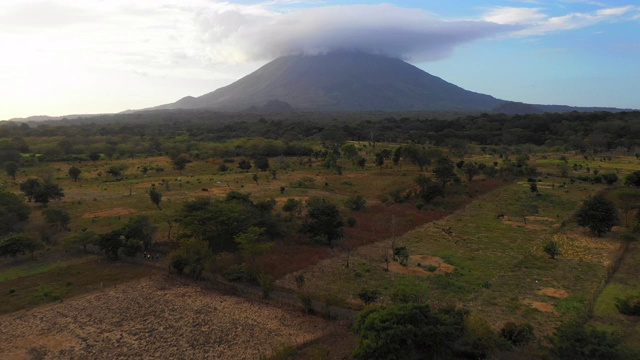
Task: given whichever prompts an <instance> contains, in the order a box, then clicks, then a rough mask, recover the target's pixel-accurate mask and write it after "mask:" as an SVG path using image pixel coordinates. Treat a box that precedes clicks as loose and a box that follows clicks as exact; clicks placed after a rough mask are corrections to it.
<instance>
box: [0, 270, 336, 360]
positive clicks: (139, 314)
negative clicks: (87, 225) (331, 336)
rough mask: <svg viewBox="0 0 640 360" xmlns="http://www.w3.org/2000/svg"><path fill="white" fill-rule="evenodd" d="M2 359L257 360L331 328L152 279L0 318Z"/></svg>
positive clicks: (313, 320) (304, 317)
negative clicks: (282, 346)
mask: <svg viewBox="0 0 640 360" xmlns="http://www.w3.org/2000/svg"><path fill="white" fill-rule="evenodd" d="M0 322H1V323H2V325H3V326H2V327H0V358H2V359H33V358H39V359H40V358H41V359H258V358H260V355H263V354H270V353H271V352H272V349H274V348H276V347H278V346H281V345H283V344H287V345H293V346H299V345H302V344H305V343H308V342H311V341H314V340H316V339H320V338H322V337H323V336H325V335H327V334H328V333H330V332H331V331H332V326H333V325H332V324H331V323H329V322H327V321H325V320H323V319H320V318H318V317H312V316H307V315H303V314H302V313H301V312H292V311H286V310H282V309H279V308H275V307H271V306H269V305H266V304H263V303H258V302H254V301H249V300H245V299H242V298H237V297H233V296H228V295H224V294H222V293H218V292H213V291H208V290H205V289H203V288H201V287H199V286H197V285H194V284H193V283H190V282H183V281H181V280H175V278H171V277H165V278H163V277H159V276H154V277H152V278H146V279H143V280H140V281H134V282H130V283H127V284H124V285H118V286H117V287H115V288H109V289H105V290H103V291H99V292H96V293H92V294H88V295H86V296H81V297H76V298H70V299H65V300H64V302H62V303H54V304H48V305H44V306H41V307H38V308H35V309H32V310H28V311H19V312H16V313H11V314H7V315H3V316H1V317H0Z"/></svg>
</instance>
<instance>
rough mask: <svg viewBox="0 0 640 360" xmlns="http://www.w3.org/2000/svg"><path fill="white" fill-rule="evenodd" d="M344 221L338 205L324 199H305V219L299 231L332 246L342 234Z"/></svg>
mask: <svg viewBox="0 0 640 360" xmlns="http://www.w3.org/2000/svg"><path fill="white" fill-rule="evenodd" d="M343 226H344V222H343V220H342V215H341V214H340V210H338V207H337V206H336V205H334V204H332V203H330V202H328V201H327V200H325V199H321V198H311V199H309V200H307V219H305V221H304V223H303V224H302V227H301V231H302V232H304V233H307V234H310V235H311V236H313V237H314V238H316V239H320V240H321V241H323V242H326V243H327V245H329V246H332V245H333V243H334V242H335V241H336V240H339V239H340V238H342V236H343V229H342V228H343Z"/></svg>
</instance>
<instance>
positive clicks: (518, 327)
mask: <svg viewBox="0 0 640 360" xmlns="http://www.w3.org/2000/svg"><path fill="white" fill-rule="evenodd" d="M500 334H501V335H502V337H503V338H504V339H505V340H507V341H508V342H509V343H511V345H513V346H523V345H526V344H528V343H529V342H530V341H531V340H533V338H534V337H535V335H534V333H533V326H531V324H529V323H521V324H516V323H514V322H508V323H506V324H504V326H503V327H502V329H501V330H500Z"/></svg>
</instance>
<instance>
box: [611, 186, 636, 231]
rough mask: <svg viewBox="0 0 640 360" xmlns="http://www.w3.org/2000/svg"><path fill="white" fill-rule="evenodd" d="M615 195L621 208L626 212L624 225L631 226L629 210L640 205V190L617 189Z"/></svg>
mask: <svg viewBox="0 0 640 360" xmlns="http://www.w3.org/2000/svg"><path fill="white" fill-rule="evenodd" d="M613 195H614V196H615V197H616V199H617V200H618V204H619V205H620V209H622V213H623V214H624V226H625V227H629V212H631V210H633V209H637V208H638V206H640V190H639V189H633V188H621V189H617V190H616V191H615V192H614V193H613Z"/></svg>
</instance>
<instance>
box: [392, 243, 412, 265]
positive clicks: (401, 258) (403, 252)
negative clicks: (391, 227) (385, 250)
mask: <svg viewBox="0 0 640 360" xmlns="http://www.w3.org/2000/svg"><path fill="white" fill-rule="evenodd" d="M393 255H395V256H397V257H398V262H400V265H402V266H408V265H409V250H408V249H407V247H406V246H399V247H396V248H395V249H393Z"/></svg>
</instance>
